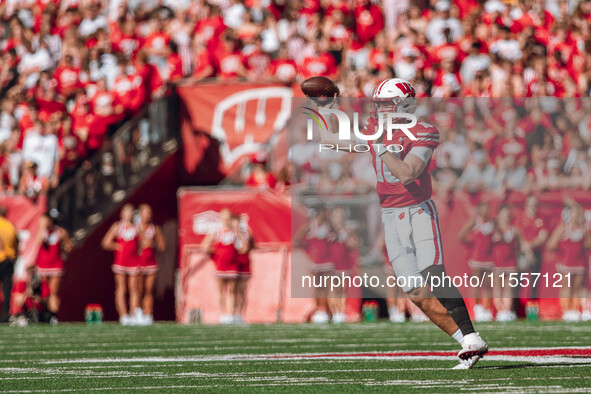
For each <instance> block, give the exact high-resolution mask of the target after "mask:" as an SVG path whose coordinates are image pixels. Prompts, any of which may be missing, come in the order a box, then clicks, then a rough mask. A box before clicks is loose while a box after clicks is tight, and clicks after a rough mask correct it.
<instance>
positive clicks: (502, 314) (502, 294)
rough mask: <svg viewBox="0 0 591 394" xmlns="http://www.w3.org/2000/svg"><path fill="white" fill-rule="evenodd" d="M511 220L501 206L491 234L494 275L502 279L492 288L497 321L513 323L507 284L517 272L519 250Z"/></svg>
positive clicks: (511, 305)
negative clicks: (510, 276) (512, 274)
mask: <svg viewBox="0 0 591 394" xmlns="http://www.w3.org/2000/svg"><path fill="white" fill-rule="evenodd" d="M511 221H512V218H511V213H510V211H509V207H508V206H506V205H503V206H501V207H500V208H499V212H498V213H497V220H496V223H495V232H494V234H493V261H494V264H495V267H494V272H495V274H497V275H499V276H501V275H503V276H504V277H503V279H504V284H505V285H504V286H503V287H501V286H500V285H501V283H503V282H502V280H503V279H501V278H499V280H496V281H495V282H494V283H495V286H494V288H493V293H494V297H495V298H494V304H495V308H496V309H497V316H496V320H497V321H502V322H506V321H513V320H515V319H516V318H517V316H516V315H515V312H513V310H512V307H513V298H512V296H513V288H512V287H511V286H509V285H508V284H507V280H508V278H509V275H510V274H511V273H516V272H517V251H518V250H519V245H520V238H519V233H518V232H517V230H516V229H515V227H513V225H512V224H511Z"/></svg>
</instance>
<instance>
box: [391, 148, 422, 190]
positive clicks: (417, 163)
mask: <svg viewBox="0 0 591 394" xmlns="http://www.w3.org/2000/svg"><path fill="white" fill-rule="evenodd" d="M432 155H433V149H432V148H428V147H422V146H421V147H413V148H412V149H411V150H410V152H409V153H408V155H406V157H405V158H404V160H400V159H399V158H397V157H396V156H394V155H393V154H392V153H390V152H388V151H385V153H383V154H382V155H381V156H380V159H381V160H382V162H383V163H384V165H385V166H386V167H388V169H389V170H390V172H391V173H392V175H394V176H395V177H396V178H398V179H399V180H400V182H402V184H403V185H407V184H409V183H411V182H414V180H415V179H417V178H418V177H419V176H420V175H421V174H422V173H423V171H424V170H425V167H426V166H427V163H428V162H429V159H431V156H432Z"/></svg>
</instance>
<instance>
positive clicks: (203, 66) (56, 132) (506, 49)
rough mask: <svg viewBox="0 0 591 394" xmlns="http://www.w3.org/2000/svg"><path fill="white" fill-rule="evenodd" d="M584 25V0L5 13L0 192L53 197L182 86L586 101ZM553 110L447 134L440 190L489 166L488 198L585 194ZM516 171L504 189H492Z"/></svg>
mask: <svg viewBox="0 0 591 394" xmlns="http://www.w3.org/2000/svg"><path fill="white" fill-rule="evenodd" d="M590 19H591V1H566V0H548V1H533V0H525V1H515V2H502V1H499V0H489V1H479V0H461V1H452V2H450V1H448V0H430V1H413V2H409V1H394V0H384V1H381V2H379V1H375V2H371V1H368V0H309V1H304V2H300V1H292V0H244V1H242V0H219V1H207V2H205V1H183V0H164V1H162V0H161V1H141V2H139V1H126V0H117V1H97V0H80V1H78V0H67V1H53V0H48V1H43V0H40V1H34V0H28V1H11V0H8V1H3V2H2V3H1V4H0V52H1V55H2V64H1V68H0V97H1V111H2V112H1V114H0V143H1V144H2V159H1V163H0V171H1V174H0V175H1V180H2V187H3V188H4V189H5V190H16V191H20V192H26V193H28V194H30V195H35V194H36V193H39V192H40V191H43V190H47V189H50V188H52V187H55V186H56V185H57V184H58V183H59V181H60V177H61V178H64V177H68V176H69V175H70V174H71V173H72V172H73V171H74V170H75V169H76V168H77V167H78V166H79V165H81V164H83V163H84V160H85V159H86V158H88V157H90V156H91V155H92V153H94V152H95V151H97V150H98V149H100V147H101V146H102V145H103V142H104V140H105V138H106V137H108V136H109V135H110V133H112V132H113V131H114V130H116V128H117V126H118V125H120V124H121V123H122V122H123V121H124V120H125V119H128V118H129V117H131V116H132V115H133V114H135V113H137V111H138V110H139V109H140V108H141V107H142V106H143V105H144V104H145V103H147V102H149V101H151V100H153V99H155V98H158V97H160V96H162V95H164V94H166V92H167V88H166V83H167V82H174V81H178V80H179V79H181V78H183V77H190V78H192V79H194V80H199V79H205V78H217V79H222V80H238V79H246V80H251V81H260V82H270V81H274V82H282V83H286V84H292V83H296V82H298V81H302V80H303V79H305V78H307V77H309V76H312V75H324V76H327V77H330V78H333V79H334V80H336V81H337V82H338V84H339V85H340V87H341V92H342V96H345V97H359V96H365V95H369V94H371V93H372V91H373V88H374V87H375V86H376V84H377V82H379V81H381V80H383V79H385V78H389V77H392V76H397V77H400V78H404V79H408V80H410V81H411V82H412V83H413V84H414V86H415V88H416V89H417V92H418V94H419V96H421V97H460V96H475V97H533V96H555V97H580V96H587V95H588V93H589V86H588V79H589V76H590V72H591V69H589V68H588V67H587V64H588V63H589V61H590V60H591V55H590V50H589V49H590V48H591V45H590V44H589V39H590V38H591V36H590V27H589V26H590V25H589V20H590ZM448 104H449V102H448ZM442 105H443V104H442ZM548 105H549V106H550V108H544V107H542V106H541V105H540V111H541V114H539V115H536V116H533V117H532V119H533V121H531V122H529V123H530V124H528V125H527V127H528V129H527V130H522V131H519V130H517V131H516V130H510V129H511V128H510V127H506V126H504V125H501V126H500V129H499V130H498V131H497V132H496V133H495V135H494V136H491V135H489V134H486V133H485V134H484V135H478V136H476V137H473V136H472V134H471V133H466V132H464V133H463V134H462V133H450V134H448V135H445V136H444V137H445V139H446V140H447V141H444V142H443V145H444V148H443V149H440V152H439V156H438V160H436V162H437V167H438V168H440V169H449V170H450V171H445V172H441V173H442V174H443V173H445V174H447V175H446V176H445V178H446V180H445V181H444V180H442V179H440V181H441V182H442V183H446V184H447V183H450V182H451V180H454V184H455V185H456V186H457V187H463V188H474V187H475V186H474V184H473V182H470V179H469V178H470V177H474V176H475V175H474V168H475V167H478V166H484V167H485V169H487V168H489V166H492V167H491V170H487V171H488V175H487V176H486V177H485V178H486V179H487V181H489V183H491V184H494V185H495V186H498V185H501V186H503V187H509V188H515V187H522V186H523V185H526V184H527V180H531V179H532V178H533V179H535V180H539V179H538V178H552V179H546V180H545V181H543V182H539V183H537V184H536V186H533V187H536V188H540V187H541V188H558V187H588V184H589V182H588V180H586V179H583V178H584V176H582V174H584V173H585V171H584V170H585V169H586V167H587V160H586V157H583V156H584V155H585V153H584V152H585V150H586V148H587V146H588V143H589V142H591V138H590V137H589V135H590V134H589V130H588V129H589V124H590V123H589V119H588V117H587V116H586V114H585V108H583V107H582V105H581V104H578V106H577V105H576V104H575V111H574V112H572V111H564V109H565V108H564V105H566V104H564V103H556V102H555V103H554V104H548ZM431 120H432V121H434V123H439V122H438V121H439V120H440V119H431ZM443 121H445V119H443ZM487 121H488V120H487ZM437 126H438V127H443V128H445V125H442V124H437ZM473 126H474V127H473V128H474V129H475V130H476V129H477V128H478V127H479V126H481V125H480V124H478V123H477V124H475V125H473ZM487 126H489V127H488V129H491V128H492V127H490V126H491V125H490V124H487ZM538 126H541V127H543V128H544V129H545V132H540V133H538V132H535V130H537V129H538V128H539V127H538ZM501 129H502V130H501ZM532 130H533V131H532ZM465 131H470V130H469V126H467V127H466V128H465ZM525 134H528V135H533V134H535V135H536V138H526V135H525ZM493 137H494V138H493ZM485 138H488V140H487V141H485V140H484V139H485ZM522 138H525V141H523V140H521V139H522ZM476 139H477V140H478V141H476ZM501 140H506V141H504V142H503V141H501ZM507 141H511V145H514V148H515V149H517V146H518V145H520V146H523V147H524V148H525V146H526V145H525V143H526V142H527V148H528V149H527V151H528V153H527V154H526V155H524V156H522V157H519V160H517V161H516V163H514V164H511V163H508V161H509V160H497V158H498V156H499V155H498V152H497V151H500V150H502V149H504V148H505V147H506V145H507ZM446 142H450V144H446ZM451 143H453V148H452V147H451V145H452V144H451ZM476 144H480V145H479V146H476ZM445 145H449V146H448V147H447V148H446V147H445ZM534 145H535V146H536V147H537V148H535V149H534ZM490 149H492V151H491V150H490ZM512 149H513V148H512ZM517 150H518V149H517ZM481 151H483V152H481ZM487 152H488V155H487V154H486V153H487ZM482 153H485V154H482ZM487 156H488V157H487ZM485 161H486V163H485ZM466 166H468V167H470V171H467V174H466V175H465V176H464V177H463V178H462V172H464V171H462V169H464V168H466ZM512 166H517V168H518V169H519V171H517V173H515V174H510V175H509V176H508V177H509V178H510V179H509V181H507V180H506V179H499V178H507V176H501V177H499V176H496V177H495V176H492V170H493V169H494V170H496V171H497V172H506V168H507V167H512ZM524 170H525V173H524ZM335 171H336V170H334V169H333V176H336V175H335ZM347 171H348V170H347V169H343V170H342V171H341V172H343V173H345V174H346V173H347ZM546 173H547V174H546ZM581 173H582V174H581ZM340 175H341V176H342V174H340ZM448 175H449V176H448ZM497 175H498V174H497ZM441 178H443V176H441ZM447 178H449V179H447ZM455 178H457V179H455ZM493 178H495V180H493ZM566 178H568V179H566ZM456 180H457V182H455V181H456Z"/></svg>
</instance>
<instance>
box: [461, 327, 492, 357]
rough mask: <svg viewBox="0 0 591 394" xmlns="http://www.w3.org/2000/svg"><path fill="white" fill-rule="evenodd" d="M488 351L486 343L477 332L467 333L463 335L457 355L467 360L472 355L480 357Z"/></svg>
mask: <svg viewBox="0 0 591 394" xmlns="http://www.w3.org/2000/svg"><path fill="white" fill-rule="evenodd" d="M487 352H488V345H487V344H486V342H484V340H483V339H482V338H480V335H478V333H477V332H473V333H472V334H468V335H466V336H465V337H464V343H463V345H462V350H460V351H459V352H458V357H459V358H460V359H461V360H467V359H469V358H471V357H474V356H480V357H482V356H483V355H485V354H486V353H487Z"/></svg>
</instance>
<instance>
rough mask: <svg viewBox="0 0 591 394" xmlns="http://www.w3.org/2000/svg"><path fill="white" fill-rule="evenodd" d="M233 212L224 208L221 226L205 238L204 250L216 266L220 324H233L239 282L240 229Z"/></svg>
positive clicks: (221, 213)
mask: <svg viewBox="0 0 591 394" xmlns="http://www.w3.org/2000/svg"><path fill="white" fill-rule="evenodd" d="M232 217H233V215H232V211H230V209H228V208H223V209H222V210H221V211H220V220H221V225H220V227H219V228H218V229H216V230H215V231H212V232H210V233H209V234H207V235H206V236H205V238H204V239H203V242H202V245H201V246H202V248H203V250H204V251H205V253H207V254H209V255H210V256H211V259H212V261H213V263H214V265H215V269H216V274H217V279H218V288H219V306H220V323H222V324H228V323H233V321H234V319H233V317H232V312H233V311H234V306H235V303H236V300H235V296H234V295H235V293H236V283H237V281H238V264H237V256H238V251H237V250H236V247H235V244H236V242H237V238H238V236H239V234H238V233H239V232H238V229H237V228H235V224H234V223H233V221H232Z"/></svg>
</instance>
